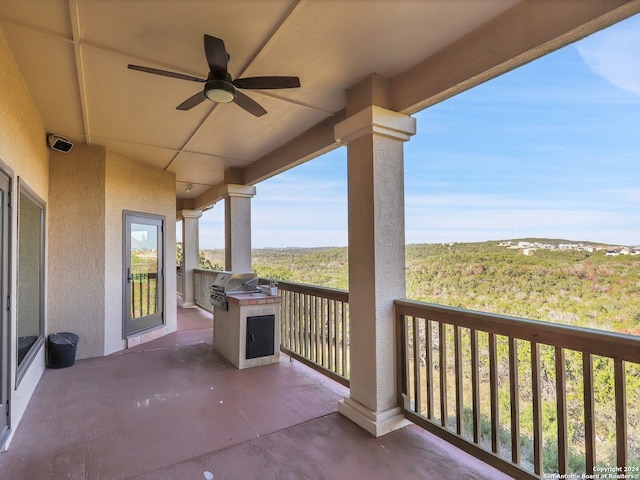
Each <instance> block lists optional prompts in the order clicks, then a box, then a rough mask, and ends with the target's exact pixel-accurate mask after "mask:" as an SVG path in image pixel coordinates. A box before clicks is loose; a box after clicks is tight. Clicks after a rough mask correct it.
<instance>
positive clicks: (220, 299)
mask: <svg viewBox="0 0 640 480" xmlns="http://www.w3.org/2000/svg"><path fill="white" fill-rule="evenodd" d="M209 290H210V292H211V293H210V295H209V300H210V301H211V305H213V306H214V307H217V308H221V309H222V310H227V309H228V308H229V305H228V303H227V295H229V294H230V293H257V292H258V291H259V290H258V275H256V273H255V272H247V273H232V272H220V273H219V274H218V275H217V276H216V279H215V280H214V282H213V285H211V286H210V287H209Z"/></svg>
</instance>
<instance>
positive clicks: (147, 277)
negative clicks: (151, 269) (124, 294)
mask: <svg viewBox="0 0 640 480" xmlns="http://www.w3.org/2000/svg"><path fill="white" fill-rule="evenodd" d="M130 284H131V317H132V318H140V317H144V316H147V315H153V314H154V313H156V311H157V308H158V306H157V305H156V303H157V293H158V292H157V288H158V274H157V273H132V274H131V280H130Z"/></svg>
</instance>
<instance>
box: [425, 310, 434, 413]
mask: <svg viewBox="0 0 640 480" xmlns="http://www.w3.org/2000/svg"><path fill="white" fill-rule="evenodd" d="M432 328H433V326H432V324H431V320H425V335H424V336H425V343H426V351H425V356H424V364H425V370H426V372H427V418H429V419H432V418H433V331H432Z"/></svg>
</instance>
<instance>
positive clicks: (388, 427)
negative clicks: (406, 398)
mask: <svg viewBox="0 0 640 480" xmlns="http://www.w3.org/2000/svg"><path fill="white" fill-rule="evenodd" d="M338 412H339V413H341V414H342V415H344V416H345V417H347V418H348V419H349V420H351V421H352V422H353V423H355V424H356V425H358V426H360V427H362V428H363V429H365V430H366V431H367V432H369V433H370V434H371V435H373V436H375V437H380V436H382V435H385V434H387V433H389V432H392V431H394V430H398V429H399V428H403V427H406V426H407V425H409V424H411V422H410V421H409V420H407V419H406V418H404V416H403V415H402V411H401V410H400V407H393V408H390V409H389V410H384V411H382V412H374V411H372V410H370V409H369V408H368V407H365V406H364V405H362V404H361V403H360V402H358V401H357V400H354V399H352V398H351V397H346V398H344V399H342V400H340V402H338Z"/></svg>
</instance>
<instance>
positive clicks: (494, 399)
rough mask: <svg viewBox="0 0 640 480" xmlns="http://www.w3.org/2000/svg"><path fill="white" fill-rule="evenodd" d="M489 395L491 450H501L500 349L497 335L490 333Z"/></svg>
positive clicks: (494, 451) (496, 451) (495, 451)
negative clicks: (499, 403)
mask: <svg viewBox="0 0 640 480" xmlns="http://www.w3.org/2000/svg"><path fill="white" fill-rule="evenodd" d="M489 396H490V398H491V450H492V451H493V453H496V454H497V453H498V452H500V442H499V438H498V428H499V425H500V410H499V408H498V350H497V348H496V336H495V334H493V333H490V334H489Z"/></svg>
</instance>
